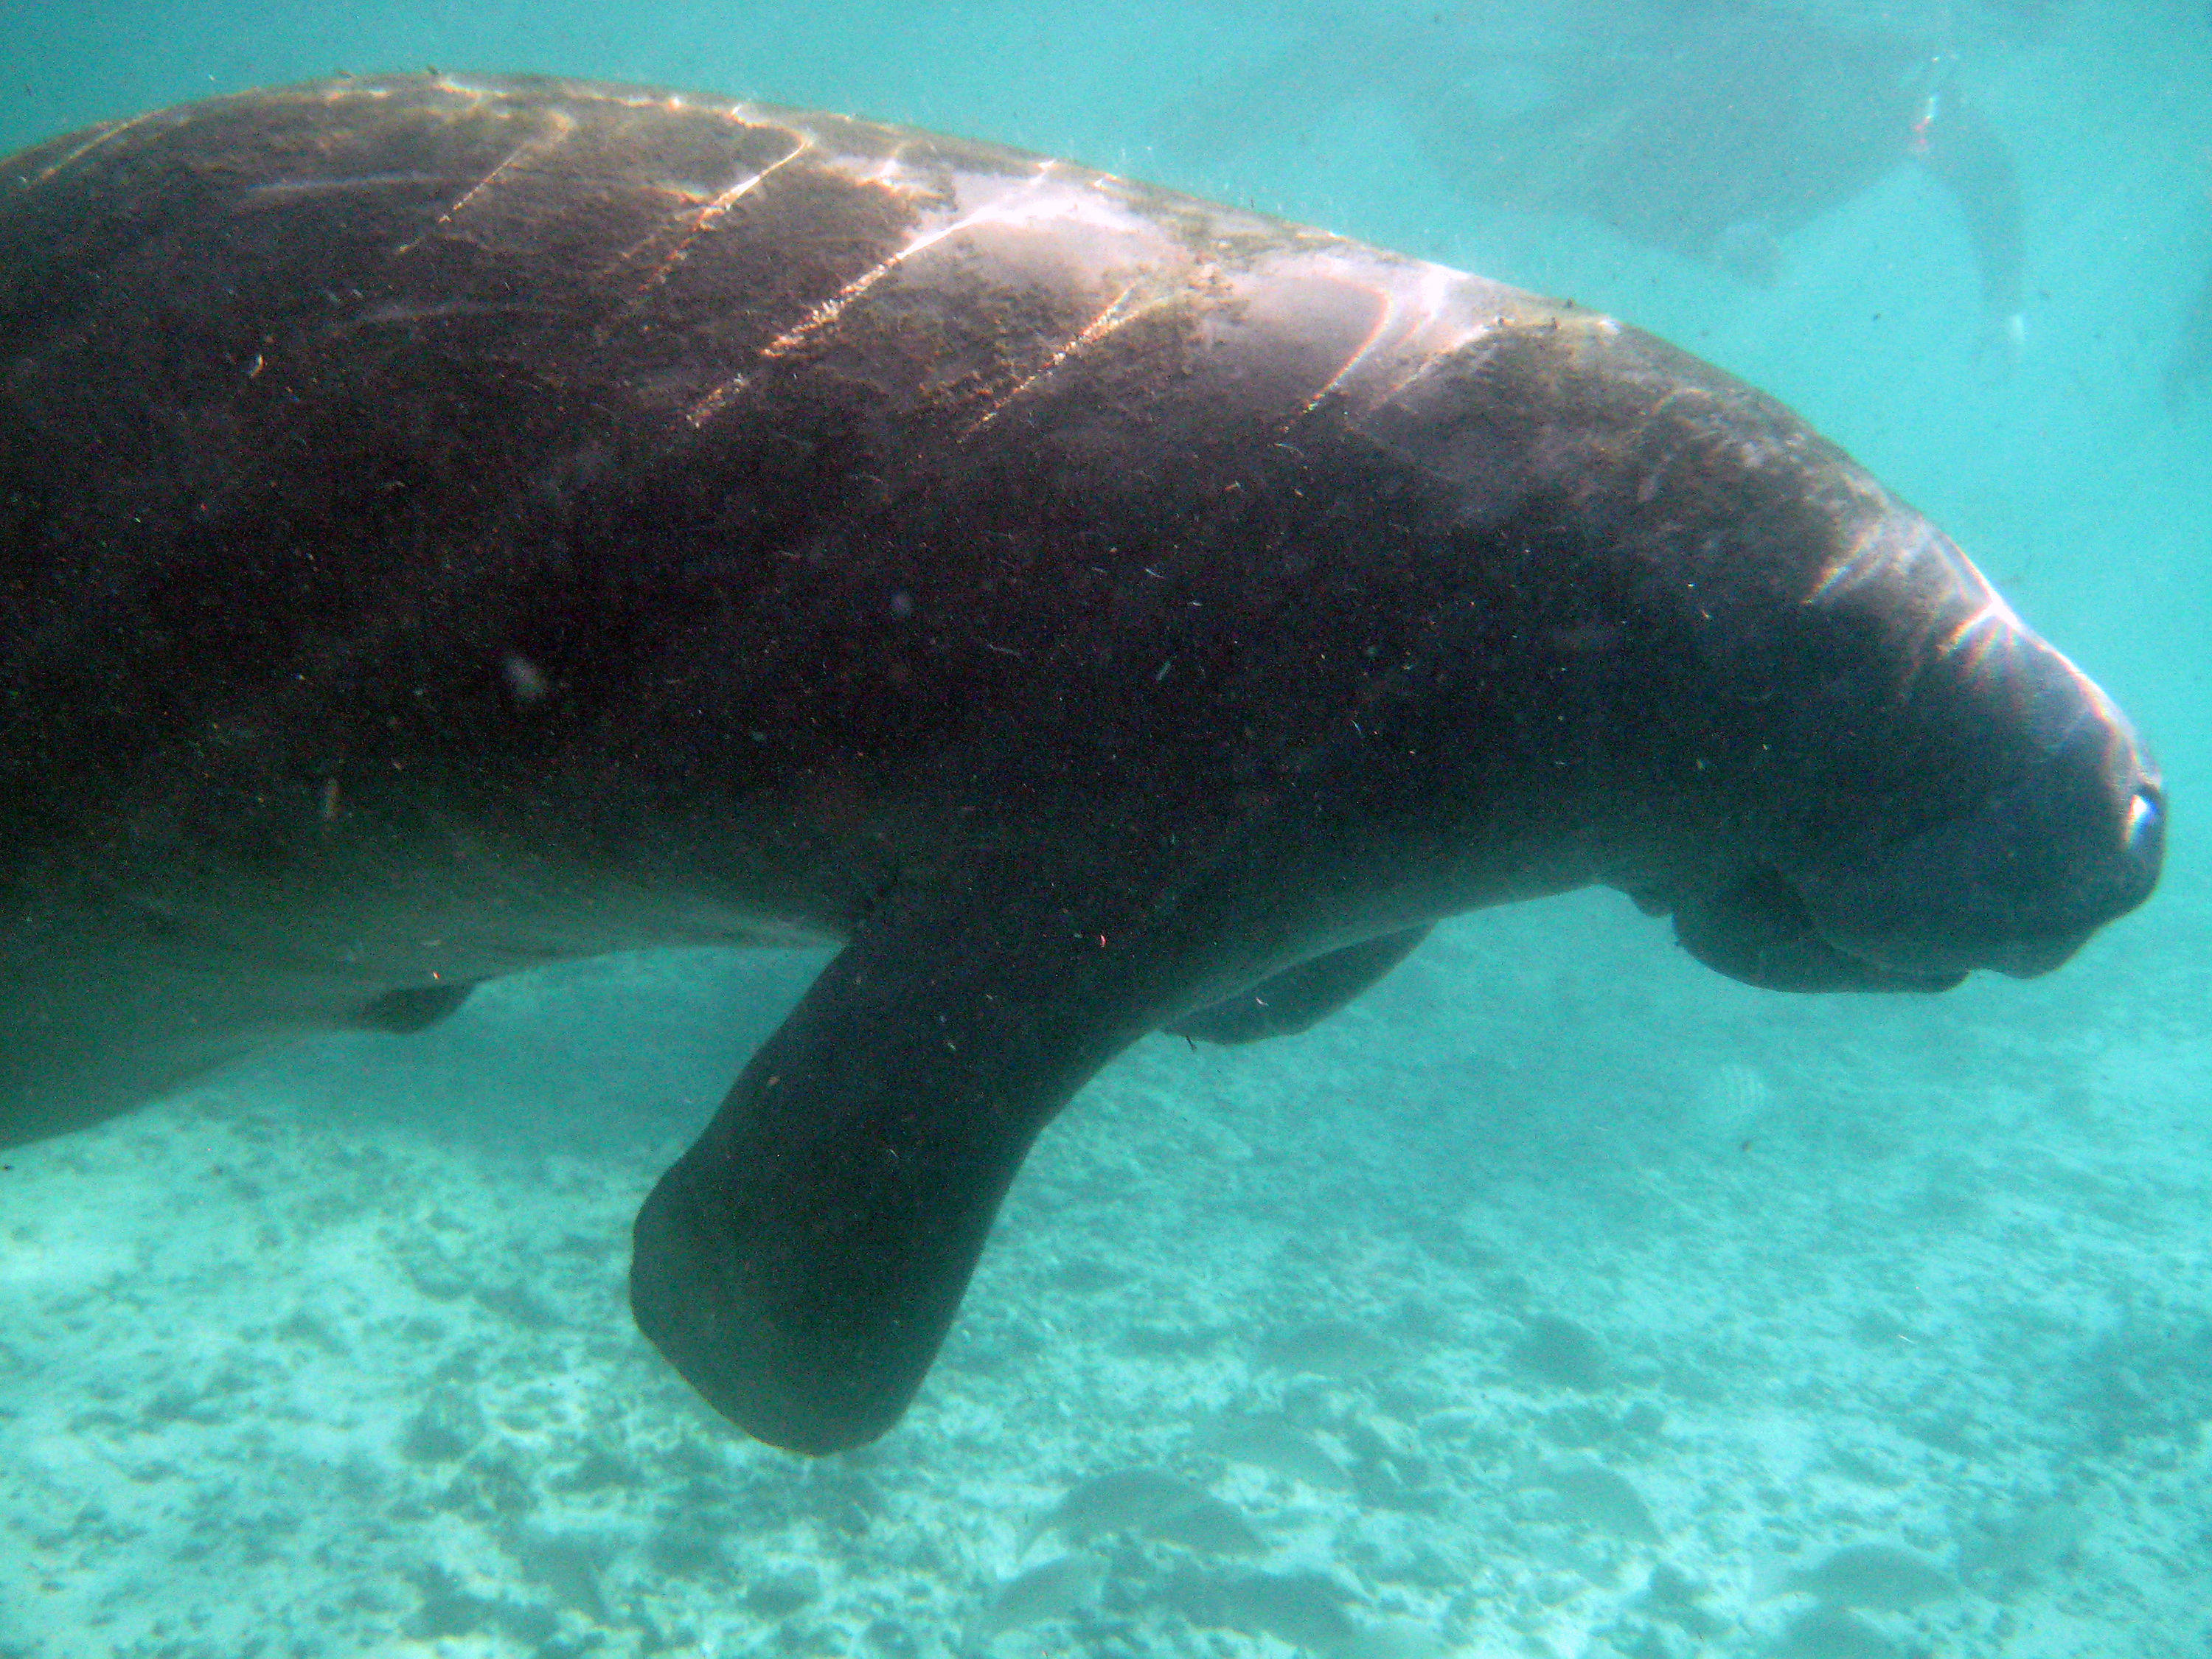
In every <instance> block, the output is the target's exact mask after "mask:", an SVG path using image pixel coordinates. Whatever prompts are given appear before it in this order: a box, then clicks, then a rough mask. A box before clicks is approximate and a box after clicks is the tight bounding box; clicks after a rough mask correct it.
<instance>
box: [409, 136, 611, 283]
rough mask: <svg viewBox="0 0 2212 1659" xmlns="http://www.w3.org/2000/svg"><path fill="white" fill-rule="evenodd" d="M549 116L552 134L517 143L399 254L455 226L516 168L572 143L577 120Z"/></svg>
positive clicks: (411, 249)
mask: <svg viewBox="0 0 2212 1659" xmlns="http://www.w3.org/2000/svg"><path fill="white" fill-rule="evenodd" d="M548 114H549V115H550V118H551V119H552V122H553V131H550V133H540V134H538V136H537V137H533V138H526V139H524V140H523V141H522V142H521V143H519V144H517V145H516V146H515V147H514V148H513V149H511V150H509V151H508V152H507V159H506V160H505V161H501V163H500V164H499V165H498V166H497V167H494V168H493V169H492V170H491V171H490V172H489V173H486V174H484V176H483V178H481V179H477V181H476V183H475V184H473V185H470V186H469V188H468V189H466V190H465V191H462V192H461V193H460V195H459V196H458V197H454V199H453V205H452V206H450V207H448V208H447V210H445V211H444V212H443V213H441V214H440V215H439V216H437V217H436V218H435V219H434V220H432V221H431V222H430V228H428V230H426V231H424V232H423V233H422V235H421V236H417V237H416V239H415V240H413V241H411V242H409V243H407V244H405V245H404V246H402V247H400V248H399V249H398V252H400V253H403V254H404V253H410V252H413V251H414V250H415V249H416V247H418V246H421V245H422V242H423V241H424V240H426V239H427V238H428V237H432V236H435V235H436V234H438V233H439V232H440V231H441V230H443V229H445V228H446V227H447V226H448V225H450V224H452V223H453V221H454V220H456V219H458V218H459V217H460V216H461V215H462V214H464V213H465V212H467V211H468V210H469V205H470V204H471V203H472V202H474V201H475V200H476V199H477V197H480V196H482V195H483V193H484V192H485V191H488V190H489V189H490V188H491V187H492V185H495V184H496V183H497V182H498V181H499V180H500V179H501V178H502V177H503V176H505V174H506V173H507V172H508V170H509V169H511V168H513V167H515V166H517V165H518V164H519V163H520V162H522V161H525V160H526V159H534V158H536V157H538V156H539V155H546V154H548V153H549V152H550V151H552V150H556V149H559V148H560V147H561V146H562V144H564V143H568V137H569V135H570V134H571V133H573V132H574V131H575V130H576V121H575V118H574V116H571V115H569V114H568V113H566V112H564V111H562V110H557V109H556V110H551V111H549V112H548Z"/></svg>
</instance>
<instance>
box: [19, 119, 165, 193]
mask: <svg viewBox="0 0 2212 1659" xmlns="http://www.w3.org/2000/svg"><path fill="white" fill-rule="evenodd" d="M155 113H158V112H149V113H148V114H145V115H134V116H132V117H131V118H130V119H129V120H127V121H111V122H109V123H108V124H107V125H106V126H104V127H101V128H100V130H99V131H96V132H94V134H93V135H92V137H89V138H88V139H86V140H85V141H84V143H81V144H79V145H78V146H77V147H76V149H73V150H71V151H70V153H69V154H68V155H64V156H63V157H62V158H61V160H59V161H56V162H55V163H54V164H53V165H52V166H51V167H46V168H43V169H41V170H40V172H39V173H36V174H35V175H33V177H31V178H29V179H25V180H24V181H23V182H24V185H25V188H27V189H34V188H36V187H37V186H38V185H43V184H45V183H46V180H47V179H51V178H52V177H53V176H54V175H55V174H56V173H59V172H60V171H61V170H62V169H63V168H64V167H67V166H68V165H69V164H70V162H72V161H78V160H81V159H82V158H83V157H84V156H87V155H91V154H92V152H93V151H94V150H96V149H99V148H100V146H101V145H102V144H105V143H109V142H110V141H112V140H113V139H117V138H120V137H122V136H123V135H124V134H125V133H126V132H128V131H131V128H133V127H135V126H137V125H139V124H140V123H141V122H143V121H149V120H151V119H153V118H154V114H155Z"/></svg>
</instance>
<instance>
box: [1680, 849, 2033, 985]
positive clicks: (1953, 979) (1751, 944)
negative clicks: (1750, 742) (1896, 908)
mask: <svg viewBox="0 0 2212 1659" xmlns="http://www.w3.org/2000/svg"><path fill="white" fill-rule="evenodd" d="M1674 937H1675V938H1676V939H1679V940H1680V942H1681V945H1682V948H1683V949H1684V950H1686V951H1688V952H1689V953H1690V954H1691V955H1692V956H1693V957H1696V958H1697V959H1698V960H1699V962H1702V963H1705V966H1706V967H1708V968H1711V969H1713V970H1714V971H1715V972H1716V973H1721V974H1725V975H1728V976H1729V978H1730V979H1733V980H1740V981H1742V982H1743V983H1744V984H1746V985H1755V986H1758V987H1759V988H1761V989H1762V990H1768V991H1948V990H1949V989H1950V988H1951V987H1953V986H1954V985H1956V984H1958V983H1959V982H1960V981H1961V980H1963V979H1965V978H1966V971H1965V970H1964V969H1959V970H1956V971H1941V970H1939V971H1935V972H1928V971H1918V970H1915V969H1909V968H1897V967H1893V966H1890V965H1887V964H1886V963H1881V962H1880V961H1876V960H1874V959H1872V958H1869V957H1862V956H1859V955H1857V954H1854V953H1853V952H1851V951H1848V950H1845V949H1844V948H1842V947H1841V946H1839V945H1836V944H1834V943H1832V941H1830V940H1829V939H1826V938H1824V937H1822V935H1821V933H1820V930H1819V928H1817V927H1815V926H1814V921H1813V914H1812V912H1811V911H1810V910H1809V909H1808V908H1806V904H1805V901H1804V899H1803V898H1802V896H1800V895H1799V893H1798V891H1797V890H1796V888H1795V887H1793V886H1792V885H1790V883H1789V882H1788V881H1787V880H1786V879H1784V877H1783V876H1782V874H1781V873H1780V872H1778V871H1776V870H1773V869H1771V868H1769V867H1767V866H1763V865H1761V866H1750V867H1748V868H1747V869H1746V870H1745V871H1744V872H1742V873H1741V875H1740V876H1739V877H1738V878H1736V879H1735V881H1733V882H1730V883H1728V884H1725V885H1723V886H1720V887H1717V888H1716V889H1714V890H1711V891H1709V892H1705V893H1700V894H1699V895H1697V896H1694V897H1690V898H1685V899H1682V900H1680V901H1679V902H1677V903H1676V904H1675V906H1674ZM2052 965H2053V966H2054V967H2055V966H2056V965H2057V964H2056V963H2053V964H2052Z"/></svg>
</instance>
